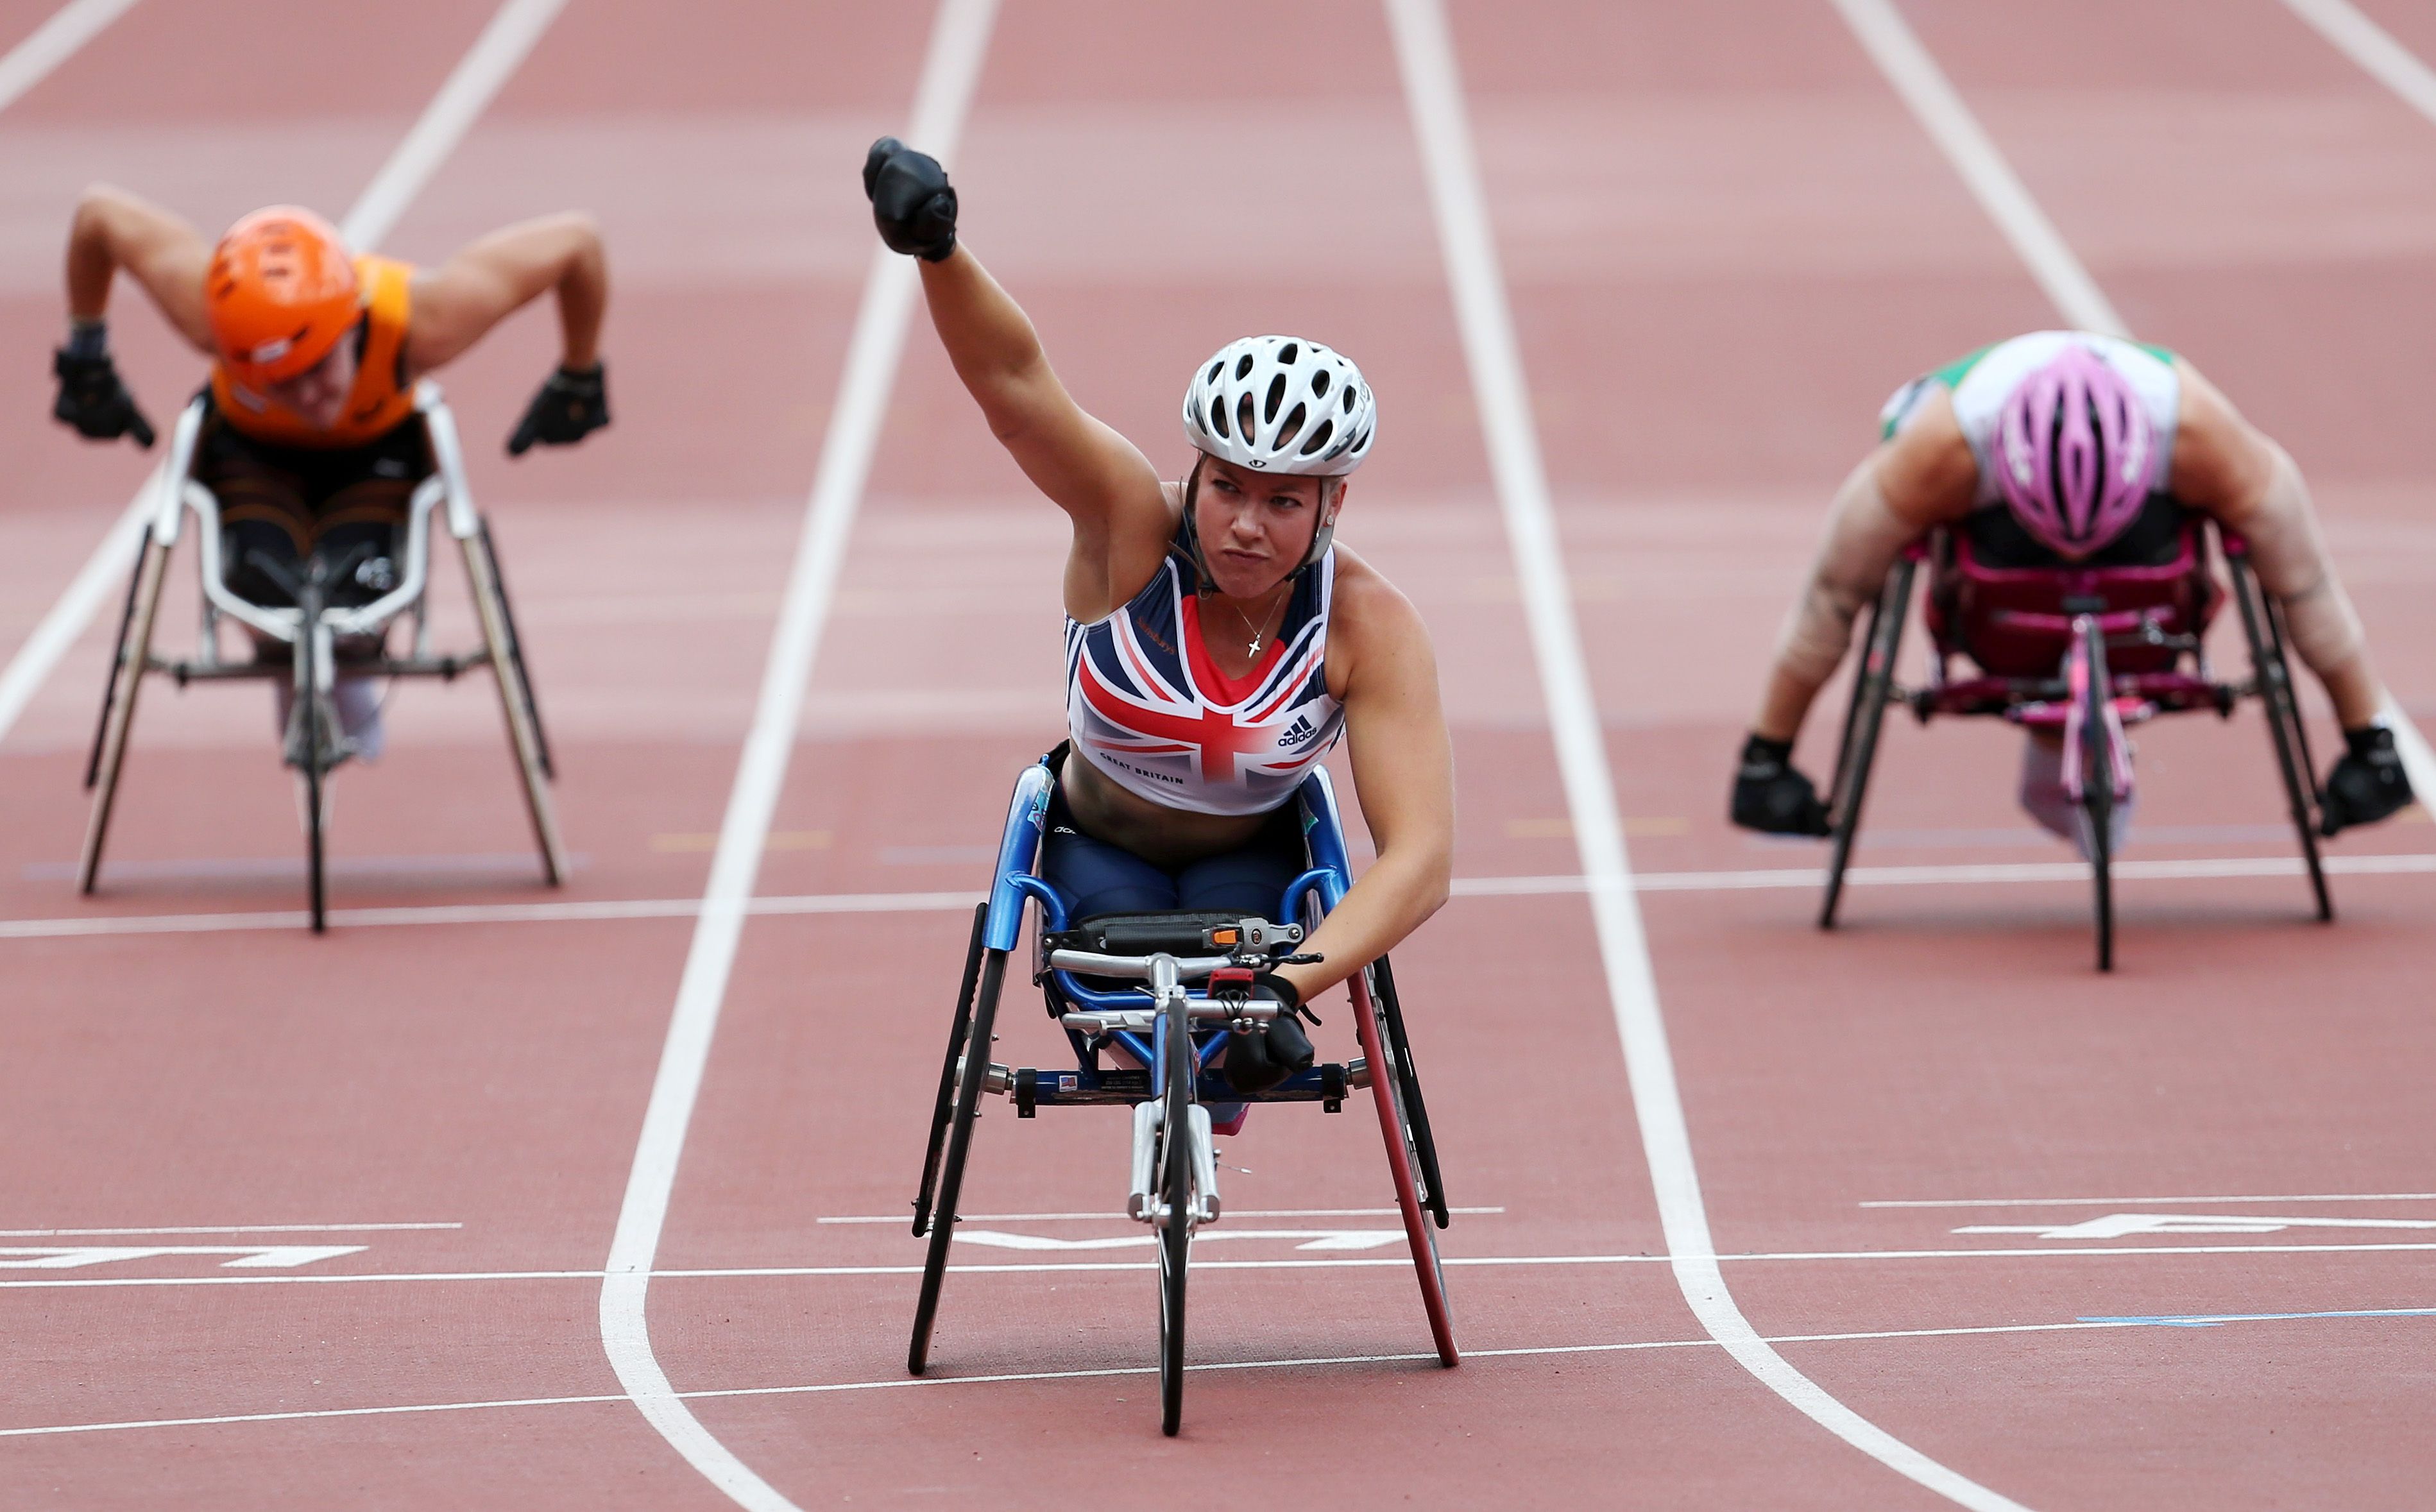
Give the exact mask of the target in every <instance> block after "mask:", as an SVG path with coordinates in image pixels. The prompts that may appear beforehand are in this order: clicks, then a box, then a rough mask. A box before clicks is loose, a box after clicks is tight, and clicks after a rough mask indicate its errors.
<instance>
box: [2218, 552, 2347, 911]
mask: <svg viewBox="0 0 2436 1512" xmlns="http://www.w3.org/2000/svg"><path fill="white" fill-rule="evenodd" d="M2225 565H2227V566H2228V567H2229V568H2231V570H2232V575H2233V598H2234V602H2235V603H2236V604H2237V605H2239V606H2240V609H2241V633H2242V636H2243V638H2244V639H2245V640H2246V641H2247V642H2248V643H2249V647H2250V668H2251V687H2252V690H2253V691H2254V692H2255V693H2256V694H2257V695H2258V702H2259V704H2261V705H2262V706H2263V707H2264V708H2265V709H2266V712H2267V733H2268V738H2269V739H2270V740H2271V742H2272V743H2273V745H2274V747H2275V767H2276V771H2277V773H2279V774H2280V775H2281V776H2282V777H2283V779H2284V801H2285V804H2286V806H2287V808H2289V809H2290V811H2291V815H2292V829H2293V832H2294V833H2295V834H2296V835H2297V836H2298V837H2299V839H2300V842H2301V860H2302V864H2303V866H2304V867H2305V869H2306V870H2307V872H2308V874H2309V889H2310V892H2311V894H2312V895H2313V896H2314V897H2315V898H2316V900H2317V904H2318V919H2319V922H2321V923H2332V922H2333V921H2334V917H2335V901H2334V895H2332V894H2331V893H2329V892H2328V891H2327V889H2326V871H2325V866H2324V863H2323V861H2322V860H2321V859H2320V857H2319V855H2318V814H2319V810H2320V808H2321V807H2322V806H2323V795H2322V794H2320V792H2319V791H2318V785H2317V777H2316V774H2315V773H2316V771H2317V768H2316V765H2315V764H2314V763H2313V762H2312V761H2311V760H2310V758H2309V736H2308V731H2307V730H2306V729H2305V728H2304V727H2303V725H2302V722H2301V705H2300V700H2299V698H2298V697H2297V696H2296V695H2295V693H2294V690H2293V686H2292V664H2291V662H2290V661H2289V659H2288V658H2287V656H2286V655H2285V650H2284V641H2285V637H2284V610H2283V606H2282V605H2281V604H2278V603H2277V602H2276V601H2275V600H2272V599H2271V598H2269V597H2268V596H2267V590H2266V587H2265V585H2264V584H2262V583H2261V582H2259V581H2258V574H2257V572H2256V571H2254V570H2253V568H2252V566H2251V565H2250V555H2249V552H2248V550H2247V548H2246V547H2244V546H2243V545H2242V544H2241V543H2238V542H2236V541H2233V540H2227V541H2226V542H2225Z"/></svg>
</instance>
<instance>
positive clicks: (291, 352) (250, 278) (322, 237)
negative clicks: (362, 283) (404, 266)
mask: <svg viewBox="0 0 2436 1512" xmlns="http://www.w3.org/2000/svg"><path fill="white" fill-rule="evenodd" d="M203 304H204V308H205V309H206V310H207V311H208V312H209V313H210V316H211V322H212V339H213V341H214V343H215V344H216V345H217V346H218V348H219V353H220V361H221V362H222V364H223V365H225V366H226V367H227V369H228V371H229V375H230V376H231V377H233V378H235V379H236V380H237V381H239V382H241V383H244V384H246V385H248V386H250V387H254V388H259V387H261V386H263V385H265V384H271V383H277V382H279V381H280V380H281V379H283V378H292V377H294V376H296V375H297V374H300V373H303V372H305V370H307V369H309V368H311V367H312V366H313V365H314V364H315V363H317V362H319V361H321V360H322V357H324V356H327V355H328V354H329V351H330V348H331V347H333V346H335V345H337V344H338V341H339V338H340V337H342V336H344V335H346V334H347V332H348V331H350V330H352V329H354V327H355V324H356V321H357V317H358V316H359V315H360V314H361V313H362V304H363V300H362V291H361V289H360V287H358V285H357V280H356V265H355V261H354V259H352V258H350V257H349V256H348V255H347V249H346V245H345V244H344V243H343V242H341V241H339V233H338V231H337V230H336V229H335V228H333V227H332V226H331V224H330V223H329V222H328V221H326V220H324V219H322V217H320V216H317V215H315V214H314V213H313V212H311V211H310V210H299V209H298V208H296V207H295V206H294V205H272V206H271V207H270V209H268V210H257V211H255V212H254V213H253V214H252V215H250V216H248V217H245V218H244V219H242V220H240V221H238V222H237V223H236V224H235V225H234V226H231V227H230V228H229V231H228V235H225V236H222V237H221V238H220V244H219V246H217V248H214V249H213V251H212V266H211V270H210V271H209V272H207V273H205V274H204V275H203Z"/></svg>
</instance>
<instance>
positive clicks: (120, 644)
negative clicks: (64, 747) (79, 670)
mask: <svg viewBox="0 0 2436 1512" xmlns="http://www.w3.org/2000/svg"><path fill="white" fill-rule="evenodd" d="M151 550H152V531H151V529H150V528H149V527H147V528H146V529H145V531H144V535H143V538H142V539H140V540H138V541H137V542H136V543H135V570H134V571H132V572H130V573H129V574H128V575H127V602H126V603H125V604H124V605H122V606H121V607H120V609H119V611H118V634H116V635H114V636H113V637H112V638H111V642H110V643H111V645H112V646H113V647H114V648H116V654H114V655H113V656H112V657H111V659H110V673H109V676H108V677H107V679H106V680H105V681H104V682H103V683H102V685H101V718H100V720H99V721H96V723H95V725H94V727H93V754H92V755H91V756H88V757H86V759H85V764H84V791H87V792H91V791H93V790H94V787H95V786H96V784H97V783H99V782H100V781H101V748H102V746H103V744H104V743H105V742H107V741H108V740H109V739H110V711H111V705H112V704H115V703H117V702H118V684H119V680H120V679H121V678H123V677H125V676H126V675H127V662H128V652H129V648H128V645H127V633H128V632H129V631H130V630H131V629H133V628H134V625H135V595H136V592H137V591H138V590H139V589H141V588H142V587H143V586H144V561H145V558H146V557H147V556H148V554H149V553H150V552H151ZM137 675H139V676H140V675H141V673H138V674H137Z"/></svg>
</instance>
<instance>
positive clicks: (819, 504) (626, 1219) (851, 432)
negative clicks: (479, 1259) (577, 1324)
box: [600, 0, 998, 1512]
mask: <svg viewBox="0 0 2436 1512" xmlns="http://www.w3.org/2000/svg"><path fill="white" fill-rule="evenodd" d="M997 10H998V7H997V0H940V4H939V9H938V11H937V13H936V16H935V17H934V19H933V20H932V22H931V40H930V45H929V48H928V51H927V53H926V55H925V56H924V58H923V61H922V74H921V79H920V82H919V83H918V84H917V85H916V87H915V90H914V113H913V119H912V122H911V125H910V126H909V127H908V129H907V130H906V132H905V135H906V136H907V137H908V138H910V139H911V140H913V141H914V142H916V143H919V144H920V145H921V146H922V148H924V149H925V150H927V151H930V152H931V153H933V154H935V155H936V156H938V157H939V158H941V159H943V160H951V159H952V158H953V157H954V156H955V147H956V139H957V137H958V135H959V134H960V133H961V132H962V130H963V127H964V122H965V113H966V108H967V107H968V106H969V105H970V104H971V102H972V96H973V90H974V87H975V85H976V84H977V83H978V82H979V80H980V77H981V69H982V60H983V55H984V54H985V53H986V52H987V51H988V47H989V36H990V28H991V26H992V25H993V24H994V23H995V21H996V20H997ZM917 276H918V275H917V274H916V272H915V270H914V264H913V260H912V259H911V258H907V257H900V256H897V255H896V253H894V252H889V251H888V250H887V249H886V248H884V247H880V246H878V245H875V246H874V247H873V248H872V252H871V272H870V275H869V277H868V279H867V280H866V282H865V283H864V285H863V293H862V305H861V309H860V310H859V311H857V313H856V316H855V324H854V334H853V336H852V337H851V338H850V339H849V340H848V343H847V347H846V356H845V371H844V374H842V375H841V376H840V378H839V380H838V393H837V403H836V408H834V409H833V410H832V411H831V414H830V419H829V427H828V433H827V436H826V437H825V438H823V441H822V443H821V458H820V462H819V465H818V470H817V471H816V472H815V474H814V476H813V479H812V488H811V495H810V497H809V500H808V501H807V503H806V505H805V517H804V524H803V533H802V536H801V538H800V540H799V542H798V544H797V546H796V550H795V560H794V564H793V565H792V567H791V568H790V570H789V573H788V577H787V591H786V597H785V599H784V600H781V602H780V605H779V610H778V619H777V623H776V624H775V625H774V627H773V628H772V630H771V634H770V651H769V660H768V662H767V663H766V665H765V666H764V668H763V671H762V678H761V690H760V695H759V697H758V698H757V700H756V702H755V704H754V709H753V726H752V729H751V731H750V732H749V733H748V734H747V735H746V737H745V741H744V750H743V753H742V755H741V756H740V758H739V760H738V762H737V768H736V781H735V785H734V786H733V787H732V788H731V789H730V790H729V791H728V799H727V811H726V813H725V814H724V815H723V816H722V820H721V823H720V826H719V845H718V848H717V850H716V851H714V852H713V854H712V856H711V862H710V879H709V882H708V884H707V885H706V886H705V889H704V891H703V898H702V912H701V914H700V916H699V917H698V918H697V919H696V921H695V924H694V931H693V942H692V944H691V946H690V947H688V948H687V952H686V963H685V974H684V976H683V977H682V978H681V979H679V982H678V984H677V995H676V1003H675V1006H674V1007H673V1009H672V1010H671V1011H670V1015H669V1031H668V1038H667V1041H666V1043H665V1045H664V1046H663V1048H662V1050H661V1051H660V1062H659V1069H658V1070H657V1071H656V1072H655V1073H654V1075H653V1080H652V1095H651V1102H650V1104H648V1105H647V1106H646V1107H645V1109H644V1113H643V1128H642V1134H641V1137H640V1138H637V1139H636V1140H635V1163H634V1167H633V1169H632V1170H631V1171H630V1172H629V1173H628V1175H627V1179H626V1193H625V1197H624V1199H623V1200H622V1201H621V1202H620V1204H619V1205H618V1228H617V1232H616V1234H615V1236H614V1237H613V1238H612V1239H611V1241H610V1244H609V1264H608V1276H607V1277H606V1278H605V1279H604V1280H603V1281H602V1282H601V1286H600V1343H601V1347H602V1348H603V1349H604V1350H605V1351H606V1352H607V1353H608V1356H609V1364H610V1368H611V1369H613V1370H615V1371H616V1372H617V1375H618V1384H619V1385H621V1386H623V1387H625V1388H626V1391H627V1393H628V1395H629V1396H631V1397H632V1398H633V1399H634V1402H635V1407H636V1408H637V1409H638V1410H639V1411H640V1412H641V1413H642V1415H643V1416H644V1417H645V1418H646V1419H647V1420H648V1421H649V1422H650V1423H651V1425H652V1427H653V1429H654V1430H656V1431H657V1432H658V1433H659V1434H660V1436H661V1437H663V1438H665V1439H667V1440H668V1441H669V1443H670V1445H671V1446H672V1447H674V1448H675V1450H676V1451H677V1452H678V1453H680V1454H683V1455H684V1456H685V1458H686V1462H687V1464H689V1465H691V1466H692V1467H693V1468H694V1469H696V1470H698V1471H700V1472H701V1473H702V1475H703V1476H704V1478H705V1479H706V1480H708V1481H709V1482H710V1483H711V1484H712V1485H713V1486H717V1487H718V1488H719V1489H720V1490H721V1491H722V1492H723V1493H724V1494H725V1495H726V1496H727V1497H728V1498H729V1499H730V1500H732V1501H734V1502H735V1503H738V1504H739V1505H740V1506H742V1507H745V1508H746V1509H747V1512H795V1506H794V1503H792V1502H790V1501H788V1500H787V1499H786V1498H785V1497H784V1496H781V1495H780V1494H779V1493H778V1491H777V1490H776V1488H774V1486H771V1485H770V1484H769V1483H768V1482H767V1481H764V1480H763V1479H762V1478H761V1477H760V1476H758V1475H757V1474H755V1473H754V1472H753V1470H752V1469H751V1468H750V1467H748V1466H746V1465H745V1463H744V1462H743V1461H742V1460H741V1459H739V1458H738V1457H737V1456H736V1455H735V1454H734V1453H733V1452H731V1451H729V1450H728V1449H727V1447H726V1446H725V1445H723V1444H722V1443H721V1442H720V1441H719V1440H718V1439H717V1438H715V1437H713V1436H712V1435H711V1434H710V1432H709V1430H707V1429H705V1428H704V1427H703V1426H702V1424H701V1422H700V1421H699V1420H697V1419H696V1418H695V1417H694V1415H693V1411H692V1409H690V1408H688V1407H687V1405H686V1404H685V1400H684V1399H683V1398H681V1397H680V1396H678V1394H677V1392H676V1390H675V1388H673V1387H672V1386H670V1383H669V1378H668V1375H667V1373H666V1372H665V1371H663V1370H662V1369H661V1368H660V1362H659V1359H658V1357H657V1356H656V1355H654V1354H653V1352H652V1335H651V1322H650V1318H649V1316H648V1314H647V1312H646V1308H645V1304H646V1301H647V1298H648V1296H649V1292H650V1287H651V1278H652V1266H653V1260H655V1259H656V1257H657V1255H658V1253H659V1246H660V1234H661V1230H662V1228H663V1227H664V1226H665V1225H666V1224H667V1222H668V1212H669V1199H670V1195H671V1193H672V1192H673V1191H674V1190H675V1188H676V1179H677V1163H678V1161H679V1159H680V1158H681V1157H682V1156H684V1154H685V1143H686V1133H687V1129H688V1127H689V1126H690V1125H691V1123H692V1121H693V1110H694V1104H695V1103H696V1102H697V1101H698V1100H699V1099H700V1097H701V1095H702V1079H703V1072H704V1070H705V1068H706V1067H707V1066H708V1064H709V1061H710V1046H711V1038H712V1036H713V1035H714V1034H716V1033H717V1032H718V1029H719V1014H720V1008H721V1006H722V1003H723V1001H724V1000H725V999H726V995H727V981H728V974H729V972H730V970H731V969H732V968H733V967H734V965H735V963H736V949H737V946H738V944H739V943H740V940H741V939H742V937H743V933H744V920H745V918H746V917H747V915H748V913H749V912H751V910H750V904H751V902H752V897H753V887H754V881H755V878H756V877H757V875H758V873H759V871H760V867H761V856H762V851H763V848H764V845H765V843H766V840H767V837H768V835H769V832H770V827H771V820H772V818H773V816H774V813H775V811H776V809H777V805H778V795H779V791H780V790H781V789H782V788H783V787H784V786H785V784H786V779H787V766H788V762H789V760H790V758H791V757H792V756H793V754H794V747H795V741H796V739H798V738H799V735H800V726H801V724H802V721H803V709H804V696H805V691H806V688H807V685H808V684H809V682H810V679H811V673H812V667H813V663H814V661H815V660H816V658H817V657H818V655H819V653H820V644H821V632H822V629H823V627H824V626H825V625H826V623H827V619H828V611H829V603H830V600H831V597H832V595H833V593H834V590H835V587H836V583H837V577H838V571H839V568H840V567H841V566H842V565H843V564H844V558H845V548H846V540H847V537H848V535H849V533H850V532H851V530H852V529H853V526H854V518H855V514H856V513H857V510H858V509H859V507H860V505H861V500H862V491H863V484H864V482H865V480H866V479H867V478H869V477H870V473H871V461H872V456H873V454H874V452H875V451H876V450H877V448H878V446H879V431H880V425H881V422H882V421H883V420H885V419H886V418H887V414H888V397H889V392H890V391H891V390H892V389H893V388H894V387H895V385H896V365H897V358H898V357H899V356H900V355H901V354H902V353H903V351H904V347H905V330H906V325H907V322H908V318H909V317H910V316H911V314H912V312H913V306H914V294H915V291H916V287H917Z"/></svg>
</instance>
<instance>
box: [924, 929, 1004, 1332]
mask: <svg viewBox="0 0 2436 1512" xmlns="http://www.w3.org/2000/svg"><path fill="white" fill-rule="evenodd" d="M1005 982H1006V952H1005V951H1003V950H991V951H987V952H986V953H985V954H984V957H983V962H982V978H981V984H980V986H979V987H978V988H977V989H976V990H975V992H974V995H973V1015H972V1026H971V1029H970V1031H969V1033H968V1034H966V1041H965V1043H966V1055H965V1070H964V1074H963V1075H962V1076H960V1077H958V1078H957V1079H956V1105H955V1111H954V1113H953V1115H952V1116H951V1118H950V1119H949V1121H948V1152H947V1156H946V1157H945V1158H944V1159H943V1160H942V1161H941V1162H940V1166H939V1191H938V1197H937V1200H936V1201H935V1202H934V1203H933V1205H932V1207H931V1243H930V1246H929V1248H928V1249H926V1250H925V1251H924V1252H923V1257H922V1290H921V1294H920V1295H918V1296H917V1297H916V1298H915V1299H914V1342H913V1345H912V1347H910V1348H909V1349H908V1351H907V1353H906V1359H905V1364H906V1368H907V1369H908V1370H910V1371H912V1372H913V1373H914V1375H917V1376H918V1375H920V1374H921V1373H922V1371H923V1369H924V1367H926V1366H927V1365H928V1364H930V1359H931V1325H932V1324H933V1323H934V1322H936V1321H937V1319H938V1315H939V1287H940V1283H941V1282H943V1281H944V1280H946V1278H947V1275H948V1245H949V1244H950V1243H953V1242H954V1239H955V1233H956V1199H957V1196H958V1195H959V1194H960V1193H961V1192H962V1190H963V1189H964V1184H965V1160H966V1156H969V1155H970V1154H971V1153H972V1147H973V1122H974V1121H975V1120H976V1119H978V1118H979V1117H980V1116H981V1102H982V1085H983V1079H984V1078H985V1077H986V1076H987V1075H988V1073H989V1048H990V1030H991V1027H992V1026H993V1025H994V1024H996V1023H997V1021H998V999H999V991H1000V988H1001V987H1002V986H1003V985H1004V984H1005Z"/></svg>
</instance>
